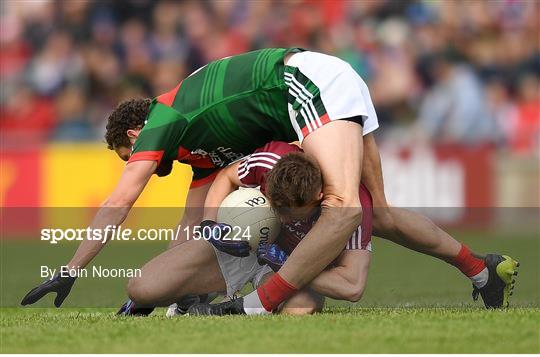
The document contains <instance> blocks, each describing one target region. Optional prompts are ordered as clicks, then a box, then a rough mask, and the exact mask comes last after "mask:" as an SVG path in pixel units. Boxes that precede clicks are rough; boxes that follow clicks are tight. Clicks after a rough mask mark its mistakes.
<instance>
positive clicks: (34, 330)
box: [1, 308, 540, 353]
mask: <svg viewBox="0 0 540 357" xmlns="http://www.w3.org/2000/svg"><path fill="white" fill-rule="evenodd" d="M539 321H540V309H537V308H516V309H511V310H508V311H485V310H482V309H477V308H473V309H464V308H354V309H352V310H348V309H339V308H333V309H331V310H328V311H326V313H322V314H319V315H315V316H308V317H293V316H269V317H246V316H231V317H226V318H219V317H203V318H201V317H178V318H174V319H167V318H166V317H164V316H163V314H162V313H160V314H159V315H158V316H153V317H148V318H144V317H142V318H126V317H123V318H117V317H115V316H113V310H112V309H97V310H89V309H84V310H82V311H76V310H74V309H71V308H70V309H61V310H57V311H54V310H53V309H24V310H21V309H9V310H4V311H3V313H2V319H1V327H2V353H156V352H158V353H179V352H184V353H188V352H189V353H420V352H422V353H437V352H445V353H465V352H466V353H535V352H536V353H538V352H540V346H539V344H540V342H539V338H540V337H539V327H540V326H539ZM5 332H8V333H5Z"/></svg>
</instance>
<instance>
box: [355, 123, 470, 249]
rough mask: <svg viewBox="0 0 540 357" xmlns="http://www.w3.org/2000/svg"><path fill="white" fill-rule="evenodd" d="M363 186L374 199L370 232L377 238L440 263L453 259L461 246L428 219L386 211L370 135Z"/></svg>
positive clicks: (393, 209) (391, 209)
mask: <svg viewBox="0 0 540 357" xmlns="http://www.w3.org/2000/svg"><path fill="white" fill-rule="evenodd" d="M363 165H364V169H363V171H362V182H363V183H364V185H366V187H367V188H368V190H369V191H370V192H371V196H372V198H373V208H374V209H373V215H374V220H373V229H374V234H375V235H376V236H380V237H382V238H385V239H388V240H391V241H393V242H395V243H397V244H400V245H402V246H405V247H407V248H410V249H413V250H416V251H419V252H422V253H426V254H429V255H432V256H435V257H438V258H441V259H446V260H448V259H452V258H454V257H455V256H457V254H458V253H459V251H460V249H461V243H459V242H458V241H456V240H455V239H454V238H452V237H451V236H450V235H449V234H448V233H446V232H444V231H443V230H442V229H440V228H439V227H437V226H436V225H435V224H434V223H433V222H432V221H431V220H430V219H429V218H427V217H425V216H423V215H421V214H418V213H416V212H413V211H409V210H405V209H402V208H397V207H389V206H388V203H387V202H386V197H385V194H384V182H383V176H382V168H381V159H380V156H379V151H378V148H377V144H376V143H375V138H374V137H373V134H368V135H366V136H365V137H364V164H363Z"/></svg>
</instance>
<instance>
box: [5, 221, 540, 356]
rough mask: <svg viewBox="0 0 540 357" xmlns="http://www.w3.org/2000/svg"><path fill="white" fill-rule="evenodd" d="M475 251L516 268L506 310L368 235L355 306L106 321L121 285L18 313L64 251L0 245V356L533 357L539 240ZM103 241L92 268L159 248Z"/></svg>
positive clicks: (103, 283) (97, 284)
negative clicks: (328, 356) (300, 312)
mask: <svg viewBox="0 0 540 357" xmlns="http://www.w3.org/2000/svg"><path fill="white" fill-rule="evenodd" d="M457 238H459V239H460V240H463V241H465V242H466V243H467V244H468V245H469V246H470V247H471V248H472V249H474V250H476V251H478V252H492V251H495V252H502V253H505V254H510V255H511V256H513V257H514V258H516V259H517V260H519V261H520V263H521V267H520V272H519V276H518V283H517V286H516V289H515V294H514V296H513V297H512V298H513V299H512V306H513V308H511V309H509V310H506V311H486V310H484V309H483V308H482V307H481V306H482V305H481V303H480V301H478V302H476V303H475V302H473V301H472V299H471V297H470V294H471V286H470V282H469V281H467V280H466V279H464V278H463V277H462V276H461V275H460V273H459V272H458V271H457V270H456V269H455V268H453V267H451V266H448V265H447V264H444V263H441V262H439V261H437V260H435V259H433V258H430V257H427V256H423V255H419V254H417V253H414V252H410V251H407V250H405V249H403V248H401V247H398V246H395V245H393V244H391V243H388V242H386V241H383V240H381V239H375V242H374V246H375V252H374V255H373V263H372V267H371V271H370V276H369V281H368V287H367V290H366V292H365V295H364V297H363V298H362V300H361V301H360V302H359V303H358V304H354V305H352V304H343V303H338V302H335V301H329V302H328V304H327V308H326V310H325V312H323V313H322V314H318V315H316V316H308V317H290V316H289V317H288V316H265V317H252V318H249V317H241V316H236V317H226V318H200V317H179V318H174V319H167V318H165V317H164V316H163V315H164V311H163V310H162V309H161V310H158V311H156V313H154V316H151V317H149V318H117V317H115V316H114V311H115V308H117V307H118V306H119V305H120V304H121V302H122V301H123V300H124V299H125V293H124V286H125V279H85V280H81V281H78V282H77V284H76V285H75V287H74V289H73V291H72V294H71V295H70V296H69V297H68V299H67V300H66V302H65V307H63V308H62V309H54V308H50V307H51V306H52V300H53V297H52V296H50V297H47V298H45V299H43V301H40V302H39V304H38V307H35V308H20V307H18V302H19V301H20V299H21V297H22V296H23V295H24V294H25V293H26V292H27V291H28V290H29V289H30V288H31V287H33V286H35V284H36V283H38V282H39V281H41V280H42V279H40V278H39V277H36V275H37V273H38V271H39V266H40V265H41V264H49V265H51V266H54V265H55V264H58V263H59V262H63V261H65V260H66V259H67V258H68V257H69V256H70V255H71V254H72V251H73V250H74V248H75V246H74V245H70V244H67V245H57V246H46V247H45V246H44V245H43V243H30V242H11V241H2V249H1V253H2V257H1V258H2V259H1V265H2V269H1V273H0V277H1V289H0V298H1V306H2V308H1V309H0V314H1V316H0V328H1V332H0V337H1V341H0V352H2V353H39V352H42V353H100V352H108V353H136V352H138V353H142V352H146V353H180V352H193V353H197V352H208V353H212V352H215V353H220V352H228V353H238V352H253V353H271V352H276V353H277V352H281V353H295V352H305V353H379V352H380V353H392V352H395V353H525V352H527V353H540V259H539V251H540V240H539V237H538V235H537V234H521V235H515V234H514V235H512V236H507V235H503V234H491V233H487V232H476V233H471V232H469V233H466V234H463V233H458V234H457ZM115 243H116V242H112V244H111V246H109V247H107V248H105V250H104V251H103V254H101V255H100V257H99V258H98V259H97V261H96V264H101V265H103V266H111V267H139V266H140V265H141V264H143V263H144V261H146V260H147V259H148V258H150V257H152V256H153V255H155V254H156V253H158V252H160V251H161V250H162V249H163V244H142V243H141V244H133V245H129V244H127V245H125V244H124V245H122V244H116V245H115Z"/></svg>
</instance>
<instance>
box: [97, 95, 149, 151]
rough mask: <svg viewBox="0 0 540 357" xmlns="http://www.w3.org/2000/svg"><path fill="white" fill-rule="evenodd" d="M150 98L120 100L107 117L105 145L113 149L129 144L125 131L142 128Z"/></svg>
mask: <svg viewBox="0 0 540 357" xmlns="http://www.w3.org/2000/svg"><path fill="white" fill-rule="evenodd" d="M150 103H152V99H149V98H144V99H129V100H125V101H123V102H121V103H120V104H118V106H117V107H116V108H115V109H114V110H113V112H112V113H111V115H109V118H108V119H107V127H106V129H107V131H106V133H105V140H106V141H107V147H108V148H109V149H110V150H114V148H115V147H119V146H127V147H129V146H131V144H130V142H129V138H128V136H127V134H126V132H127V131H128V130H129V129H138V128H142V127H143V125H144V121H145V120H146V117H147V116H148V112H149V109H150Z"/></svg>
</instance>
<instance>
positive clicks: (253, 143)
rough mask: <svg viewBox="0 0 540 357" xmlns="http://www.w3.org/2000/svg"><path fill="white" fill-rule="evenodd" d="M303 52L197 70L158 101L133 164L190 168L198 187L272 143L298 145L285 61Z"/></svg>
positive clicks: (269, 52) (266, 52)
mask: <svg viewBox="0 0 540 357" xmlns="http://www.w3.org/2000/svg"><path fill="white" fill-rule="evenodd" d="M298 51H301V50H300V49H295V48H292V49H282V48H277V49H276V48H274V49H272V48H270V49H263V50H259V51H253V52H248V53H245V54H241V55H238V56H232V57H227V58H223V59H220V60H218V61H214V62H211V63H209V64H208V65H206V66H204V67H203V68H201V69H199V70H197V71H196V72H194V73H193V74H191V75H190V76H189V77H187V78H186V79H184V80H183V81H182V83H180V84H179V85H178V86H177V87H176V88H174V89H173V90H172V91H170V92H168V93H165V94H163V95H160V96H158V97H157V98H155V99H154V100H153V102H152V104H151V106H150V113H149V115H148V118H147V120H146V122H145V125H144V128H143V129H142V131H141V133H140V135H139V137H138V138H137V140H136V142H135V145H134V147H133V151H132V155H131V158H130V159H129V162H134V161H138V160H155V161H157V163H158V165H159V164H160V162H161V161H172V160H178V161H180V162H183V163H187V164H189V165H191V167H192V169H193V182H192V187H196V186H200V185H203V184H205V183H206V182H208V181H210V180H211V179H213V177H214V176H215V174H216V173H217V170H218V169H219V168H222V167H225V166H227V165H228V164H230V163H231V162H233V161H236V160H238V159H240V158H242V157H244V156H246V155H248V154H251V153H252V152H253V151H254V150H255V149H257V148H258V147H261V146H263V145H264V144H266V143H267V142H269V141H272V140H281V141H294V140H296V139H297V136H296V134H295V132H294V130H293V128H292V127H291V124H290V119H289V113H288V108H287V101H288V87H287V85H286V83H285V80H284V72H285V65H284V63H283V59H284V57H285V55H286V54H288V53H291V52H298Z"/></svg>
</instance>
